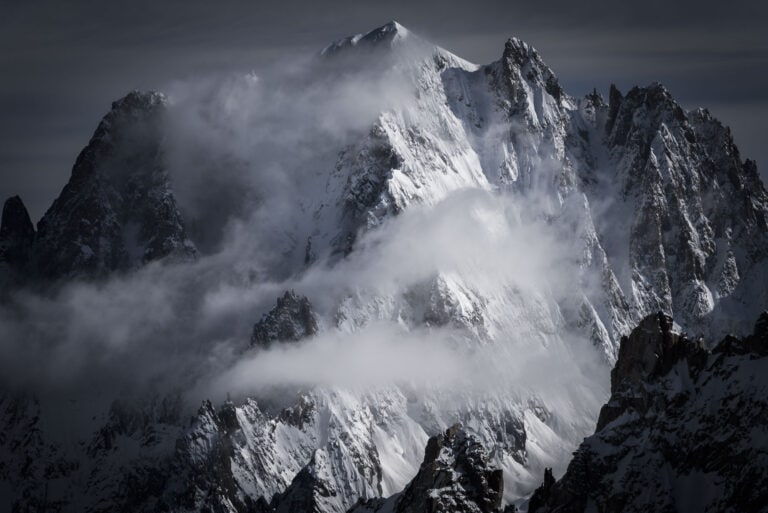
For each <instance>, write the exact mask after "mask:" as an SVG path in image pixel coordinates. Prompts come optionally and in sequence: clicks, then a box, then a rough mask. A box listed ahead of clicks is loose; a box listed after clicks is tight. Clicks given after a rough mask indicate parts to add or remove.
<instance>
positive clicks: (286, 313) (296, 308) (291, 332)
mask: <svg viewBox="0 0 768 513" xmlns="http://www.w3.org/2000/svg"><path fill="white" fill-rule="evenodd" d="M317 330H318V327H317V316H316V315H315V312H314V310H313V309H312V304H311V303H310V302H309V299H307V298H306V297H305V296H299V295H297V294H296V293H295V292H293V291H292V290H291V291H287V292H286V293H285V294H283V296H282V297H280V298H278V299H277V305H276V306H275V307H274V308H273V309H272V310H270V311H269V312H268V313H266V314H265V315H264V316H263V317H262V318H261V320H259V322H257V323H256V324H255V325H254V327H253V334H252V335H251V345H254V346H259V347H265V348H266V347H269V346H270V345H272V344H273V343H274V342H296V341H299V340H302V339H304V338H307V337H311V336H312V335H314V334H316V333H317Z"/></svg>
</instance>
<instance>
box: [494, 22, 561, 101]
mask: <svg viewBox="0 0 768 513" xmlns="http://www.w3.org/2000/svg"><path fill="white" fill-rule="evenodd" d="M502 65H503V66H504V71H505V76H506V77H507V78H508V79H511V80H512V81H516V82H520V81H521V79H525V80H527V81H528V82H532V83H538V84H541V85H543V86H544V88H545V90H546V91H547V93H549V94H550V95H551V96H552V97H553V98H555V100H557V101H558V102H559V101H560V100H561V99H562V98H563V97H564V95H565V93H564V92H563V89H562V87H560V83H559V81H558V80H557V77H556V76H555V74H554V72H553V71H552V70H551V69H550V68H549V66H547V64H546V63H545V62H544V60H543V59H542V58H541V56H540V55H539V52H537V51H536V49H535V48H534V47H533V46H531V45H529V44H528V43H526V42H525V41H523V40H521V39H519V38H516V37H511V38H509V39H507V42H506V43H505V45H504V54H503V56H502Z"/></svg>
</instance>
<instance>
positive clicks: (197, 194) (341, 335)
mask: <svg viewBox="0 0 768 513" xmlns="http://www.w3.org/2000/svg"><path fill="white" fill-rule="evenodd" d="M419 51H420V50H417V51H416V53H415V54H414V55H413V57H418V56H419V55H420V54H419V53H418V52H419ZM390 64H391V63H387V62H382V63H381V65H376V66H372V67H361V68H360V69H355V68H354V67H353V68H352V71H348V72H346V73H344V74H342V75H339V73H337V71H338V70H339V69H345V70H349V69H350V66H349V65H348V63H341V64H340V65H339V67H338V68H333V66H331V70H332V71H331V73H328V74H326V75H321V74H319V73H318V69H317V68H316V66H315V64H314V61H312V60H311V59H308V60H307V61H301V62H296V63H294V64H293V65H291V66H288V67H282V68H280V69H273V70H264V71H263V72H261V73H252V74H248V75H246V76H234V75H233V76H226V77H223V78H221V77H216V78H208V79H200V80H195V81H192V82H178V83H176V84H175V86H174V87H173V88H172V89H171V91H170V93H169V112H168V117H167V120H166V121H167V123H168V128H169V129H168V131H167V133H168V134H169V135H168V139H167V141H166V148H167V149H166V151H167V155H166V158H167V161H168V164H169V171H170V174H171V178H172V183H173V186H174V193H175V194H176V196H177V199H178V202H179V206H180V208H181V210H182V213H183V215H184V218H185V220H186V221H187V224H188V227H189V230H190V233H191V236H192V238H193V240H194V241H195V242H196V244H198V246H199V248H200V250H201V255H200V258H199V259H197V260H196V261H194V262H165V263H163V262H160V263H157V262H156V263H152V264H149V265H147V266H145V267H143V268H140V269H136V270H134V271H132V272H130V273H127V274H122V275H117V276H114V277H112V278H110V279H108V280H106V281H102V282H95V283H94V282H87V281H77V282H73V283H70V284H67V285H64V286H62V287H60V288H58V289H56V290H55V291H52V292H48V293H46V294H38V293H35V292H31V291H19V292H18V293H15V294H14V295H12V296H11V299H10V300H9V301H8V303H6V304H4V305H2V306H1V307H0V333H2V334H3V343H2V344H0V376H2V378H0V380H1V382H2V384H3V386H4V387H9V388H10V389H12V390H25V391H31V392H33V393H35V394H37V395H39V396H41V397H52V398H54V400H62V399H67V398H77V399H78V400H79V401H81V402H89V401H90V402H92V403H93V404H94V405H101V406H103V403H108V402H109V401H111V400H112V398H114V397H117V396H121V395H123V396H131V395H133V394H144V393H153V394H167V393H177V392H179V391H180V392H181V394H182V395H183V398H184V399H185V402H186V403H187V404H188V405H190V407H195V406H196V405H199V403H200V401H202V400H204V399H207V398H211V399H213V400H214V401H216V402H221V401H223V400H224V399H225V398H226V397H234V398H238V399H241V398H244V397H246V396H251V397H257V398H259V397H269V396H270V395H271V394H273V393H276V392H277V391H284V390H286V389H293V390H297V389H307V388H311V387H314V386H322V387H328V386H342V387H354V388H367V387H382V386H391V385H397V384H406V385H407V386H408V387H412V388H413V389H415V390H436V389H437V390H442V391H451V390H461V391H462V393H465V392H467V391H471V392H476V393H479V394H486V393H493V394H495V393H508V392H509V391H510V390H513V391H516V392H517V393H520V394H521V395H522V394H524V393H535V394H537V395H538V396H540V397H549V398H551V400H552V401H556V400H560V399H561V398H562V396H563V394H564V393H566V392H567V394H571V395H573V396H577V395H578V394H581V393H583V390H584V389H586V390H589V392H588V393H589V394H591V397H592V399H594V400H595V404H599V401H598V399H602V398H603V396H604V394H605V379H606V376H607V366H606V365H605V363H603V362H601V360H600V358H599V356H598V353H597V351H596V350H595V349H594V348H593V347H592V346H591V344H590V343H589V342H588V341H586V340H582V339H580V338H579V337H578V336H576V335H573V334H568V333H566V331H565V330H564V327H565V321H564V319H563V318H562V313H561V311H560V304H561V303H562V302H563V301H564V300H565V299H566V298H568V297H569V296H570V295H573V294H574V291H575V290H576V287H577V286H580V287H583V283H582V284H579V283H577V280H578V279H579V276H581V274H583V272H584V271H583V270H582V269H581V268H580V266H579V263H578V261H576V260H574V259H573V258H572V255H573V254H574V251H573V244H574V241H572V240H568V239H563V237H562V228H561V227H558V226H556V225H555V224H553V222H552V219H551V212H550V205H551V203H552V200H553V198H552V197H551V196H549V195H548V192H547V191H546V190H543V189H544V188H542V190H541V191H539V190H537V189H532V190H531V191H530V193H529V194H527V195H525V196H522V195H519V194H515V193H511V192H507V193H504V192H493V191H488V190H481V189H466V190H458V191H456V192H453V193H451V194H448V195H447V196H446V197H445V198H444V199H442V200H440V201H439V202H437V203H436V204H434V205H418V204H416V205H413V206H411V207H410V208H409V209H407V210H406V211H404V212H403V213H401V214H400V215H398V216H396V217H393V218H391V219H388V220H386V221H385V222H384V223H383V224H381V225H380V226H377V227H376V228H375V229H371V230H368V231H366V232H365V233H363V234H362V235H361V236H360V237H359V238H358V239H357V240H356V241H355V245H354V249H353V251H352V252H351V253H350V254H349V255H347V256H340V255H338V254H337V253H334V252H333V251H332V248H331V247H330V246H329V245H326V246H322V245H320V246H319V249H318V255H317V258H316V259H315V260H314V261H312V262H309V263H307V262H305V261H304V259H303V256H304V242H305V240H307V234H308V233H310V231H311V230H310V225H312V223H313V222H316V221H313V220H315V219H316V217H317V216H315V210H314V207H316V206H317V205H316V204H315V203H313V201H315V200H316V198H314V196H317V197H320V198H322V197H323V194H324V193H323V188H324V187H327V186H326V184H325V181H326V180H327V176H328V175H329V174H330V173H332V172H333V169H334V167H333V166H334V164H335V162H336V161H337V159H338V156H339V155H338V152H339V148H344V147H345V146H347V145H349V144H352V143H353V142H354V141H356V140H357V139H359V138H360V137H361V136H364V135H365V134H367V133H368V131H369V130H370V127H371V125H372V124H373V123H374V122H375V121H376V118H377V116H378V114H379V113H380V112H382V111H384V110H387V109H397V108H404V106H405V102H407V101H409V100H408V99H409V98H411V97H412V95H413V83H412V82H411V81H410V79H409V78H408V76H409V75H408V67H407V66H400V67H398V66H391V65H390ZM539 165H540V166H541V169H540V170H539V171H540V172H541V173H543V174H546V173H551V172H553V170H552V169H551V164H547V163H540V164H539ZM310 207H312V208H310ZM335 207H336V206H335V205H327V206H326V210H329V209H332V208H335ZM317 222H318V223H320V224H319V225H314V228H313V229H315V231H316V232H318V231H319V232H318V233H320V232H322V233H321V235H323V236H326V235H327V237H326V240H327V241H329V240H331V239H332V236H333V233H331V234H326V233H325V232H324V231H323V230H325V231H327V230H330V229H332V228H331V227H329V226H327V225H323V224H322V222H323V221H322V219H321V221H317ZM596 281H599V280H596ZM436 286H437V287H438V289H439V287H444V288H445V289H446V290H448V291H449V292H450V293H451V294H453V296H452V299H450V300H449V303H450V301H453V302H454V303H451V304H450V305H449V307H448V308H450V309H453V310H452V312H453V313H456V315H457V316H458V317H459V318H460V319H463V320H464V321H466V322H464V321H462V322H454V321H451V320H449V321H446V322H445V323H439V322H438V323H435V322H431V323H429V322H426V323H425V322H424V320H423V319H424V318H425V316H424V310H425V309H426V308H428V307H429V305H428V303H429V301H434V298H432V299H430V298H431V297H432V296H430V295H431V294H433V293H434V290H435V289H434V288H435V287H436ZM286 290H294V291H296V292H297V293H298V294H301V295H305V296H307V297H308V298H309V299H310V301H311V302H312V305H313V308H314V309H315V311H316V312H317V315H318V318H319V323H320V326H321V333H320V334H319V335H317V336H315V337H313V338H310V339H308V340H305V341H302V342H299V343H292V344H282V345H281V344H277V345H276V346H273V348H271V349H269V350H265V349H259V348H251V347H250V342H249V337H250V333H251V330H252V328H253V324H254V322H256V321H257V320H258V319H259V318H260V317H261V316H262V315H263V314H264V313H266V312H267V311H269V310H270V309H271V308H272V307H273V306H274V303H275V300H276V298H277V297H279V296H281V295H282V294H283V293H284V292H285V291H286ZM588 292H589V291H585V290H583V288H582V289H579V293H588ZM478 312H479V313H478ZM473 316H475V317H477V316H479V319H480V320H479V321H478V320H477V318H475V319H474V320H473ZM581 386H583V387H584V389H582V388H580V387H581ZM94 407H96V406H94ZM99 407H100V406H99Z"/></svg>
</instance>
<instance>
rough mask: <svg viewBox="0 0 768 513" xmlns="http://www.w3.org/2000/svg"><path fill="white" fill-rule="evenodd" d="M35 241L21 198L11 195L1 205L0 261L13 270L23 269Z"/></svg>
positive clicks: (33, 229) (32, 228)
mask: <svg viewBox="0 0 768 513" xmlns="http://www.w3.org/2000/svg"><path fill="white" fill-rule="evenodd" d="M34 241H35V227H34V226H33V225H32V221H31V220H30V219H29V213H28V212H27V208H26V207H25V206H24V203H23V202H22V201H21V198H20V197H18V196H13V197H11V198H8V199H7V200H6V201H5V204H4V205H3V218H2V224H0V263H5V264H6V265H8V266H9V267H11V268H12V269H15V270H20V269H23V268H24V267H25V266H26V264H27V261H28V259H29V256H30V252H31V251H32V244H33V243H34Z"/></svg>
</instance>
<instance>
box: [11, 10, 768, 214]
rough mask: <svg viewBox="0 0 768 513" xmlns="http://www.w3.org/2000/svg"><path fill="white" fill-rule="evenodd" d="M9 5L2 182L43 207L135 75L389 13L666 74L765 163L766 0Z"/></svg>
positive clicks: (639, 77) (176, 72) (270, 56)
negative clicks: (764, 0)
mask: <svg viewBox="0 0 768 513" xmlns="http://www.w3.org/2000/svg"><path fill="white" fill-rule="evenodd" d="M1 12H2V15H1V16H0V48H2V50H1V51H0V196H2V197H7V196H10V195H13V194H20V195H21V196H22V198H23V199H24V200H25V202H26V203H27V206H28V207H29V210H30V214H31V215H32V217H33V220H35V221H36V220H37V219H39V217H40V216H41V215H42V214H43V212H44V211H45V209H46V208H47V207H48V206H49V205H50V203H51V201H53V199H54V198H55V197H56V196H57V195H58V193H59V191H60V189H61V187H62V186H63V184H64V183H65V182H66V180H67V179H68V177H69V173H70V170H71V167H72V164H73V163H74V160H75V157H76V156H77V153H78V152H79V151H80V149H81V148H82V147H83V146H84V145H85V144H86V143H87V142H88V139H89V137H90V136H91V134H92V132H93V130H94V129H95V127H96V125H97V123H98V121H99V119H100V118H101V116H102V115H103V114H104V113H106V111H107V110H108V109H109V104H110V102H111V101H112V100H114V99H116V98H119V97H120V96H122V95H124V94H125V93H126V92H127V91H129V90H131V89H157V90H163V89H164V88H166V87H167V85H168V84H169V83H170V82H172V81H174V80H184V79H189V78H194V77H195V76H199V75H206V74H208V73H211V72H216V71H220V70H221V71H227V70H243V71H246V70H256V71H257V72H258V70H259V68H260V67H263V66H266V65H270V64H274V63H275V62H276V61H279V60H280V59H281V58H282V57H283V56H286V55H296V54H299V55H301V54H306V53H308V52H314V51H317V50H319V49H320V48H322V47H323V46H325V45H326V44H328V43H329V42H331V41H332V40H335V39H338V38H339V37H342V36H346V35H350V34H354V33H358V32H365V31H367V30H369V29H372V28H374V27H376V26H379V25H382V24H384V23H385V22H387V21H389V20H391V19H396V20H398V21H399V22H400V23H402V24H403V25H405V26H406V27H408V28H409V29H411V30H412V31H414V32H416V33H418V34H420V35H422V36H423V37H426V38H427V39H430V40H432V41H433V42H435V43H437V44H439V45H441V46H443V47H445V48H447V49H448V50H451V51H453V52H454V53H456V54H458V55H460V56H462V57H464V58H466V59H469V60H471V61H474V62H477V63H488V62H491V61H492V60H495V59H497V58H499V57H500V55H501V52H502V49H503V47H504V41H505V40H506V38H507V37H509V36H513V35H515V36H518V37H521V38H523V39H524V40H526V41H528V42H529V43H532V44H533V45H534V46H536V47H537V48H538V49H539V51H540V53H541V54H542V56H543V57H544V59H545V60H546V61H547V63H548V64H549V65H550V66H551V67H552V68H553V69H554V71H555V73H557V74H558V76H559V77H560V79H561V82H562V83H563V86H564V88H565V89H566V91H567V92H569V93H570V94H573V95H581V94H584V93H586V92H588V91H590V90H591V89H592V88H593V87H597V89H598V90H600V91H607V88H608V85H609V84H610V83H611V82H614V83H616V84H617V85H618V86H619V88H620V89H622V90H626V89H627V88H629V87H631V86H632V85H636V84H637V85H646V84H648V83H650V82H653V81H660V82H662V83H664V84H665V85H666V86H667V87H668V88H669V89H670V90H671V91H672V93H673V94H674V95H675V96H676V97H677V98H678V99H679V101H680V102H681V103H682V104H683V105H684V106H685V107H695V106H706V107H709V108H710V110H711V111H712V112H713V113H714V114H715V115H716V116H717V117H719V118H720V119H721V120H723V121H724V122H725V123H726V124H728V125H730V126H731V127H732V129H733V131H734V134H735V137H736V141H737V143H738V144H739V146H740V148H741V150H742V156H743V157H749V158H753V159H755V160H757V162H758V166H759V168H760V170H761V172H762V174H763V176H764V177H767V176H768V172H767V171H768V148H766V145H765V142H766V141H765V135H764V134H765V129H764V121H763V120H765V119H768V36H766V26H768V2H760V1H756V0H728V1H722V0H720V1H717V2H715V1H711V0H703V1H698V2H693V1H687V0H686V1H682V2H676V1H674V0H643V1H635V2H616V1H615V0H582V1H580V2H577V1H574V0H549V1H547V2H542V1H540V0H537V1H515V0H505V1H478V0H472V1H468V0H467V1H455V0H441V1H431V2H425V1H420V2H415V1H413V0H410V1H400V0H396V1H386V2H384V1H380V0H379V1H375V2H369V1H364V0H357V1H341V0H332V1H324V2H320V1H309V0H305V1H294V0H282V1H280V2H273V3H267V2H262V1H216V2H212V1H201V0H185V1H180V0H172V1H162V2H161V1H159V0H153V1H146V0H139V1H133V2H107V1H104V0H102V1H93V2H90V1H79V2H74V1H67V0H56V1H39V2H10V1H6V2H3V4H2V9H1Z"/></svg>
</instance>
